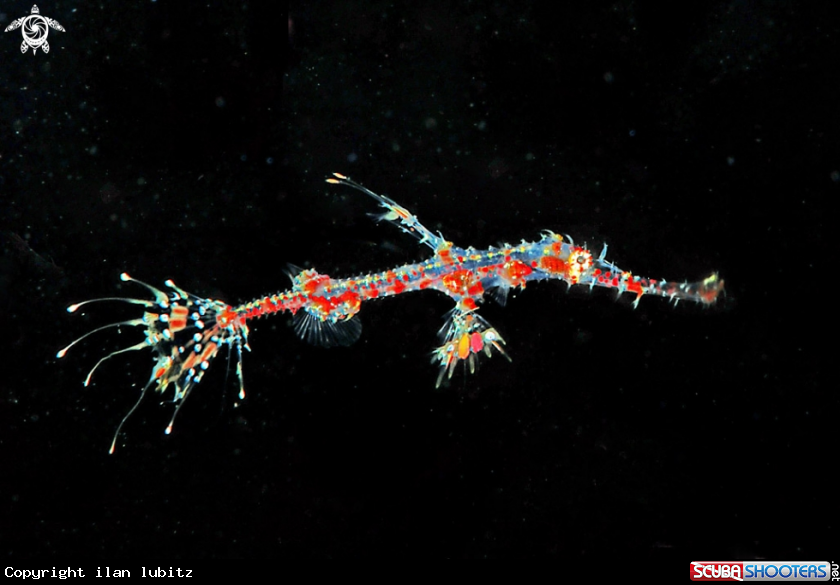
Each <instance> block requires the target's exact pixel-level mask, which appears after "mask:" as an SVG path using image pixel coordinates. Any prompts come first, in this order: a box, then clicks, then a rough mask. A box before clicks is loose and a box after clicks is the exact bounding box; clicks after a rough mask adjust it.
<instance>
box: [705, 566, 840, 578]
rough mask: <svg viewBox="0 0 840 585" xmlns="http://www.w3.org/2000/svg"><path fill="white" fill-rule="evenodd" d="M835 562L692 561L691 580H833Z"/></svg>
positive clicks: (835, 567)
mask: <svg viewBox="0 0 840 585" xmlns="http://www.w3.org/2000/svg"><path fill="white" fill-rule="evenodd" d="M836 575H837V564H836V563H828V562H825V561H814V562H809V561H790V562H780V561H694V562H693V563H691V569H690V576H691V580H692V581H786V582H790V581H836V580H838V578H837V576H836Z"/></svg>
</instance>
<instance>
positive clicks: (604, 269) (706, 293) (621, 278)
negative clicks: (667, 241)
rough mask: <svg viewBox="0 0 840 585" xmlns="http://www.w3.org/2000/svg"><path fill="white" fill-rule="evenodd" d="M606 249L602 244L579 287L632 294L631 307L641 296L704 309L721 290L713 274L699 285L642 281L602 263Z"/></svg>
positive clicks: (642, 278)
mask: <svg viewBox="0 0 840 585" xmlns="http://www.w3.org/2000/svg"><path fill="white" fill-rule="evenodd" d="M606 250H607V247H606V245H605V246H604V249H603V251H602V252H601V255H600V256H599V257H598V258H597V259H596V260H595V261H594V262H593V263H590V265H589V266H587V268H586V270H584V271H583V273H582V275H581V278H580V281H579V282H580V284H588V285H589V287H590V288H592V287H595V286H599V287H604V288H611V289H614V290H616V291H617V292H618V294H619V296H621V295H622V294H623V293H625V292H630V293H633V294H635V295H636V298H635V299H634V300H633V308H636V307H637V306H638V305H639V300H640V299H641V298H642V296H644V295H654V296H659V297H665V298H667V299H670V300H671V301H673V302H674V304H677V303H679V302H680V301H681V300H688V301H693V302H695V303H701V304H703V305H705V306H708V305H712V304H714V303H715V302H716V301H717V297H718V295H719V294H720V293H721V292H722V291H723V284H724V282H723V279H721V278H720V277H719V276H718V274H717V273H713V274H711V275H709V276H708V277H707V278H705V279H703V280H701V281H699V282H683V283H678V282H669V281H667V280H656V279H653V278H644V277H640V276H636V275H635V274H632V273H630V272H628V271H626V270H622V269H621V268H619V267H617V266H616V265H615V264H613V263H612V262H609V261H608V260H606V259H605V258H604V256H605V255H606Z"/></svg>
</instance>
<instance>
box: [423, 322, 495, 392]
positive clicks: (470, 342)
mask: <svg viewBox="0 0 840 585" xmlns="http://www.w3.org/2000/svg"><path fill="white" fill-rule="evenodd" d="M439 334H440V336H441V339H442V340H443V345H441V346H440V347H438V348H437V349H435V350H434V351H433V352H432V363H438V364H439V365H440V373H439V374H438V377H437V382H436V383H435V387H436V388H437V387H440V384H441V382H442V381H443V379H444V376H445V377H446V379H451V378H452V374H454V373H455V367H456V365H457V364H458V363H459V362H464V367H465V368H467V367H469V369H470V373H471V374H472V373H474V372H475V365H476V363H477V362H478V356H479V354H480V353H482V352H483V353H484V355H486V356H487V357H492V355H493V352H492V350H493V348H496V350H498V352H499V353H501V354H502V355H503V356H505V357H506V358H507V359H508V361H510V356H508V355H507V353H505V350H504V348H502V346H503V345H505V340H504V339H502V336H501V335H499V332H498V331H496V330H495V329H494V328H493V327H492V326H491V325H490V323H488V322H487V321H486V320H485V319H484V318H483V317H482V316H481V315H479V314H478V313H476V312H475V310H474V309H473V310H469V309H464V308H461V307H456V308H454V309H452V311H451V312H450V313H449V316H448V317H447V319H446V323H445V324H444V325H443V328H441V330H440V333H439Z"/></svg>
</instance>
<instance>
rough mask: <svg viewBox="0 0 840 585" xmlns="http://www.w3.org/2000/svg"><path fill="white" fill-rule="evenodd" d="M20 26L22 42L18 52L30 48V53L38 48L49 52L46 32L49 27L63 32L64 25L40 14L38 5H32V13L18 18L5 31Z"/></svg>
mask: <svg viewBox="0 0 840 585" xmlns="http://www.w3.org/2000/svg"><path fill="white" fill-rule="evenodd" d="M18 28H20V29H21V30H22V32H23V43H21V45H20V52H21V53H25V52H26V49H28V48H30V47H31V48H32V54H33V55H34V54H35V53H37V52H38V49H39V48H40V49H41V50H42V51H44V53H49V52H50V44H49V43H48V42H47V34H48V33H49V32H50V28H54V29H55V30H58V31H61V32H64V27H63V26H61V25H60V24H58V21H57V20H53V19H52V18H47V17H46V16H41V11H40V10H38V6H33V7H32V14H30V15H29V16H24V17H23V18H18V19H17V20H15V21H13V22H12V24H10V25H9V26H7V27H6V32H9V31H10V30H15V29H18Z"/></svg>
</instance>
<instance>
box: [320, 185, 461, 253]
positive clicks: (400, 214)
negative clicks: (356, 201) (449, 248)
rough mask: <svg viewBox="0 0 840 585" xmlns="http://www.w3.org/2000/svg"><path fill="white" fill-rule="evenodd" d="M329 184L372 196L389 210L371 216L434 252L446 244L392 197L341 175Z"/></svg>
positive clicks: (438, 235)
mask: <svg viewBox="0 0 840 585" xmlns="http://www.w3.org/2000/svg"><path fill="white" fill-rule="evenodd" d="M327 183H332V184H334V185H347V186H348V187H353V188H354V189H356V190H357V191H361V192H362V193H365V194H366V195H370V196H371V197H373V198H374V199H376V201H378V202H379V205H381V206H382V207H384V208H385V209H387V210H388V211H386V212H385V213H380V214H375V213H372V214H370V215H371V216H373V217H375V218H376V219H377V220H378V221H382V220H386V221H390V222H392V223H394V224H396V226H397V227H399V228H400V229H401V230H402V231H404V232H405V233H407V234H409V235H412V236H415V237H417V238H419V240H420V243H421V244H426V245H427V246H429V247H430V248H432V249H433V250H434V249H437V248H438V247H440V246H441V244H444V243H445V239H444V238H443V236H442V235H440V234H433V233H432V232H431V231H430V230H429V229H428V228H427V227H426V226H424V225H423V224H421V223H420V220H418V219H417V216H415V215H414V214H412V213H411V212H410V211H409V210H407V209H406V208H405V207H403V206H402V205H400V204H399V203H397V202H396V201H394V200H393V199H391V198H390V197H387V196H385V195H379V194H377V193H374V192H373V191H371V190H370V189H368V188H367V187H364V186H362V185H360V184H359V183H357V182H356V181H354V180H353V179H351V178H350V177H346V176H344V175H342V174H340V173H333V174H332V177H329V178H328V179H327Z"/></svg>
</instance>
